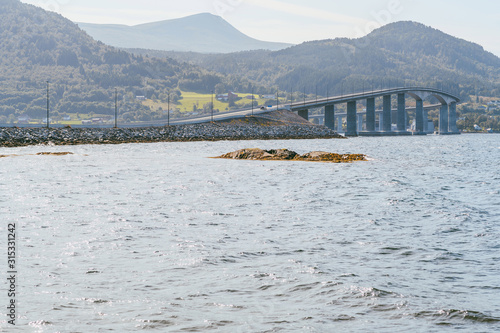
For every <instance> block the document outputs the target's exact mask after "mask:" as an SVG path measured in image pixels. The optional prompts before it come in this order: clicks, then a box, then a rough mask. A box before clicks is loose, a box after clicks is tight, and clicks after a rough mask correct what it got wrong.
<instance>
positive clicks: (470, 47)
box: [134, 21, 500, 99]
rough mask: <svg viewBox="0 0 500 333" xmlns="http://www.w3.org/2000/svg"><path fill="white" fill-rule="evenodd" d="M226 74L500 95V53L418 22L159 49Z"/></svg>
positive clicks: (343, 86) (290, 82)
mask: <svg viewBox="0 0 500 333" xmlns="http://www.w3.org/2000/svg"><path fill="white" fill-rule="evenodd" d="M134 52H135V53H138V54H154V55H155V56H158V57H159V56H168V57H171V58H175V59H183V61H189V62H190V63H192V64H196V65H199V66H202V67H204V68H206V69H208V70H213V71H216V72H219V73H221V74H223V75H228V74H233V75H241V76H243V77H245V78H247V79H249V80H252V81H254V82H259V83H266V84H272V85H275V86H278V87H279V88H280V89H281V90H291V89H293V90H294V91H303V89H305V90H306V92H307V93H315V90H316V87H317V91H318V93H319V94H320V95H323V96H326V95H327V94H329V95H332V94H336V93H338V94H340V93H341V92H345V91H346V90H347V91H349V90H358V91H360V90H362V89H363V88H364V89H371V88H379V87H388V86H396V85H398V86H404V85H425V86H432V87H439V88H443V89H447V90H450V91H451V92H453V93H456V94H459V95H461V97H462V98H464V99H468V98H469V97H468V96H469V95H471V94H474V93H475V92H476V89H477V90H478V93H480V94H483V95H485V96H490V95H492V96H495V95H496V96H500V58H498V57H497V56H495V55H493V54H492V53H490V52H487V51H485V50H484V49H483V47H481V46H480V45H478V44H474V43H471V42H468V41H465V40H463V39H459V38H456V37H453V36H451V35H448V34H445V33H443V32H441V31H439V30H436V29H433V28H431V27H428V26H425V25H423V24H420V23H416V22H408V21H404V22H396V23H392V24H389V25H386V26H384V27H381V28H379V29H377V30H374V31H373V32H372V33H370V34H368V35H367V36H365V37H362V38H359V39H348V38H337V39H330V40H319V41H312V42H306V43H302V44H300V45H296V46H292V47H289V48H287V49H284V50H279V51H274V52H271V51H249V52H239V53H232V54H222V55H220V54H215V55H204V54H196V53H175V52H168V53H159V52H156V53H155V52H153V51H145V50H134Z"/></svg>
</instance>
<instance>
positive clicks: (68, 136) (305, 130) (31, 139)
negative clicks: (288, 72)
mask: <svg viewBox="0 0 500 333" xmlns="http://www.w3.org/2000/svg"><path fill="white" fill-rule="evenodd" d="M319 138H322V139H327V138H343V137H342V136H340V135H338V134H337V133H336V132H334V131H333V130H330V129H328V128H327V127H325V126H317V125H309V124H287V125H265V124H264V125H263V124H253V123H245V122H239V123H234V122H231V123H218V122H217V123H203V124H191V125H176V126H163V127H143V128H69V127H68V128H18V127H3V128H0V147H19V146H29V145H39V144H51V145H79V144H121V143H150V142H177V141H221V140H273V139H319Z"/></svg>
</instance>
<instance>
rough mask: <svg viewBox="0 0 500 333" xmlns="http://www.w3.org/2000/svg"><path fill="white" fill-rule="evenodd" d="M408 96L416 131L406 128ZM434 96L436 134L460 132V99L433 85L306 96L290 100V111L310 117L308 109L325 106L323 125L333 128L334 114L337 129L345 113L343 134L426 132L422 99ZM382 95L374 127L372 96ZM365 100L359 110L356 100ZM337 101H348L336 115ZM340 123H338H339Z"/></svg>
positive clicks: (419, 133)
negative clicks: (394, 104)
mask: <svg viewBox="0 0 500 333" xmlns="http://www.w3.org/2000/svg"><path fill="white" fill-rule="evenodd" d="M393 95H396V96H397V110H396V117H395V118H396V119H393V116H392V115H393V110H392V96H393ZM407 96H410V97H411V98H413V99H415V103H416V106H415V107H414V109H415V131H414V132H413V133H412V132H409V131H408V130H407V126H406V125H407V123H408V119H407V111H408V109H409V108H407V107H406V98H407ZM431 96H432V97H435V98H436V99H437V100H438V101H439V103H440V104H437V105H432V107H439V108H440V111H439V129H438V131H437V132H438V134H441V135H444V134H459V131H458V128H457V103H459V102H460V99H459V98H458V97H457V96H454V95H452V94H450V93H448V92H445V91H442V90H438V89H435V88H422V87H410V88H407V87H404V88H391V89H382V90H374V91H369V92H362V93H355V94H347V95H342V96H336V97H328V98H321V99H316V100H308V101H302V102H294V103H291V104H290V109H291V110H292V111H296V112H298V114H299V115H300V116H301V117H303V118H305V119H309V110H310V109H313V108H322V107H324V109H325V113H324V119H325V122H324V124H325V126H327V127H329V128H331V129H336V128H335V127H336V126H335V125H336V118H337V129H340V128H341V126H342V122H340V121H339V119H343V117H344V116H345V118H346V124H347V129H346V131H345V135H346V136H358V135H364V136H375V135H377V136H378V135H411V134H414V135H415V134H416V135H425V134H427V128H426V125H427V122H426V113H425V111H424V109H425V108H426V107H424V100H426V99H428V98H429V97H431ZM378 97H381V98H382V99H383V109H382V111H381V112H380V114H379V117H378V118H379V119H378V120H379V121H378V123H379V126H378V129H376V113H377V112H376V110H375V98H378ZM364 100H366V111H365V112H363V113H361V112H358V108H357V103H358V102H359V101H364ZM339 104H347V112H346V113H344V114H339V115H337V116H336V115H335V107H336V106H337V105H339ZM363 119H365V122H366V124H365V126H364V127H365V128H366V130H365V131H363V130H362V129H363V126H362V125H363V123H362V122H363ZM393 120H395V121H396V124H397V129H396V130H393V129H392V123H393ZM339 125H340V126H339Z"/></svg>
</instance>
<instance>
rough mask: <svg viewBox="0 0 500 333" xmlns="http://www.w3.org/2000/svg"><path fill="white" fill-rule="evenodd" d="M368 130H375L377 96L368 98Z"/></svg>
mask: <svg viewBox="0 0 500 333" xmlns="http://www.w3.org/2000/svg"><path fill="white" fill-rule="evenodd" d="M366 131H367V132H375V98H373V97H372V98H368V99H367V100H366Z"/></svg>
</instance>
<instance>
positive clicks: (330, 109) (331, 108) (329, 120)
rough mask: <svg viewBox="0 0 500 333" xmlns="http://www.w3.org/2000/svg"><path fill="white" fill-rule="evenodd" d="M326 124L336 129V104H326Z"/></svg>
mask: <svg viewBox="0 0 500 333" xmlns="http://www.w3.org/2000/svg"><path fill="white" fill-rule="evenodd" d="M325 126H326V127H328V128H329V129H332V130H335V105H333V104H332V105H327V106H325Z"/></svg>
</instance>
